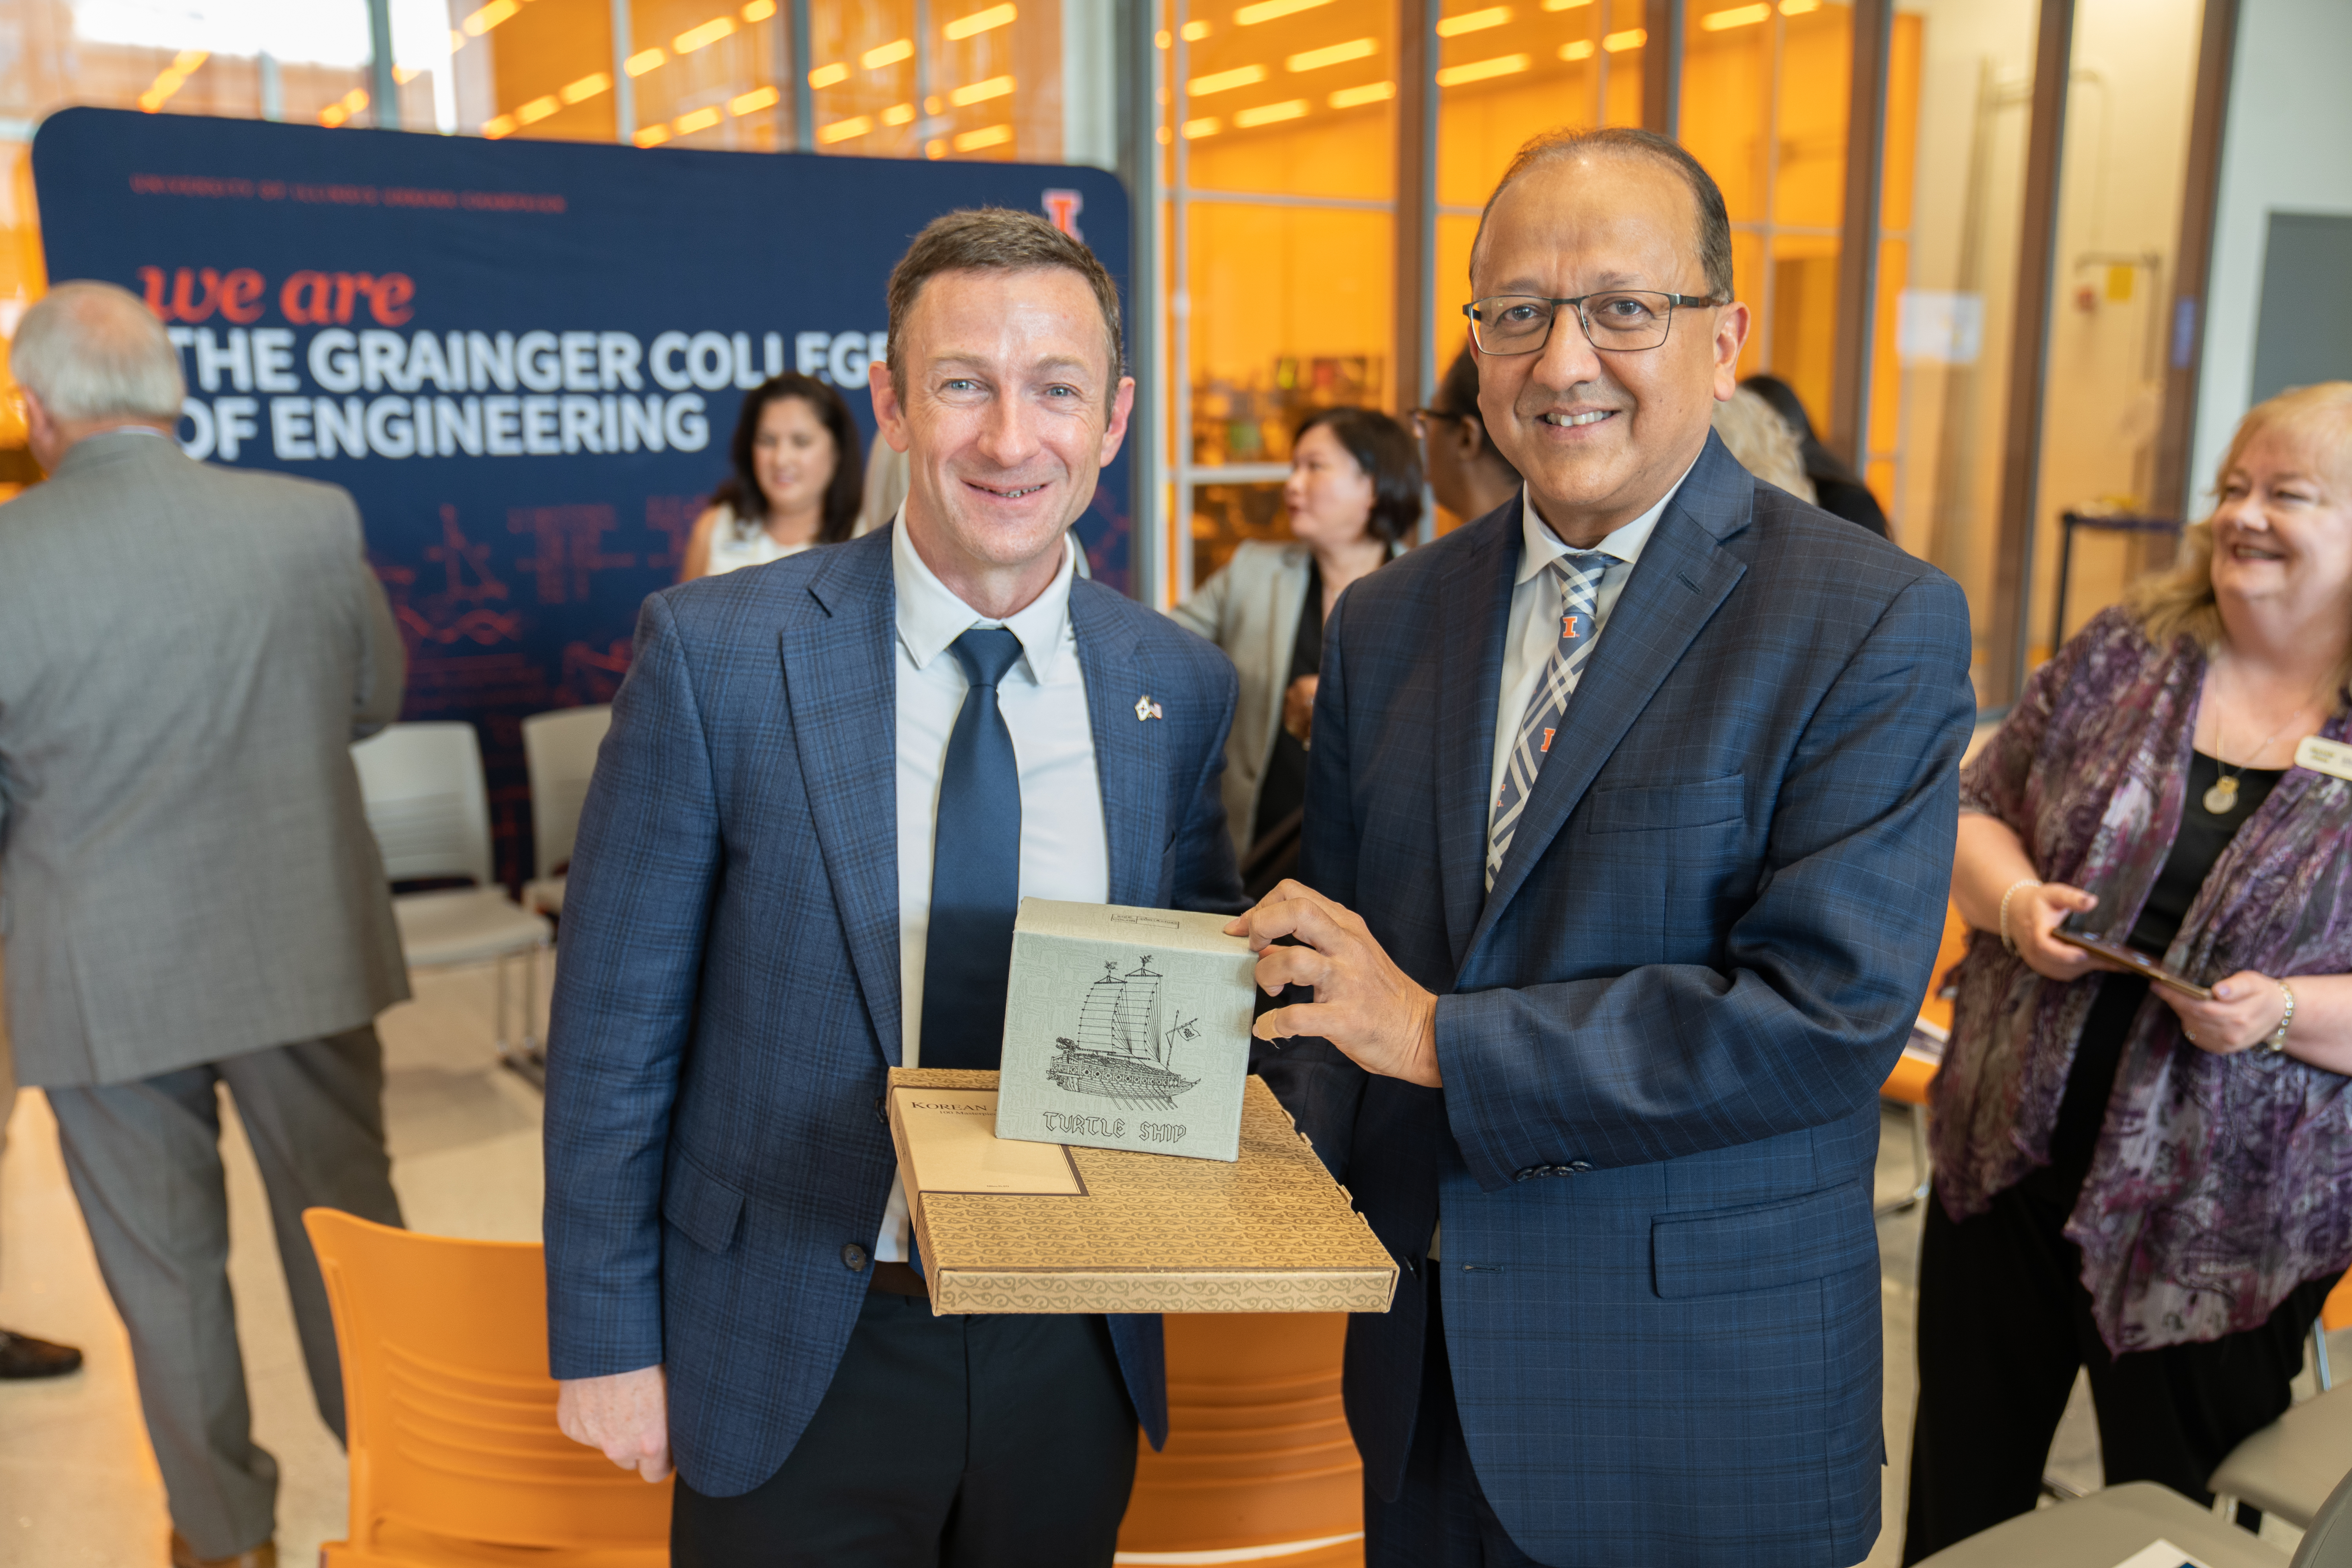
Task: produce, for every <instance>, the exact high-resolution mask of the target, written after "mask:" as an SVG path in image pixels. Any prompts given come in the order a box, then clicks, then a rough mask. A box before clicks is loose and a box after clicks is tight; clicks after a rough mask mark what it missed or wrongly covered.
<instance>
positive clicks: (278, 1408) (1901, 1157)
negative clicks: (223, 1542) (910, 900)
mask: <svg viewBox="0 0 2352 1568" xmlns="http://www.w3.org/2000/svg"><path fill="white" fill-rule="evenodd" d="M416 990H417V1000H416V1001H415V1002H412V1003H409V1004H407V1005H404V1006H402V1007H399V1008H397V1009H395V1010H394V1011H393V1012H392V1013H390V1014H387V1015H386V1016H385V1017H384V1019H383V1025H382V1027H383V1038H384V1046H385V1052H386V1058H387V1065H388V1067H389V1069H390V1080H389V1088H388V1090H387V1094H388V1100H389V1104H388V1111H389V1116H390V1124H391V1135H392V1146H393V1154H394V1166H393V1177H394V1184H396V1185H397V1186H398V1188H399V1190H400V1196H401V1202H402V1205H403V1206H404V1208H405V1209H406V1211H407V1216H408V1221H409V1223H410V1224H411V1225H412V1226H415V1227H416V1228H418V1229H421V1230H429V1231H436V1232H439V1233H442V1234H446V1235H456V1236H471V1237H488V1238H494V1239H509V1240H531V1239H536V1238H537V1237H538V1235H539V1206H540V1190H541V1189H540V1165H539V1123H540V1104H539V1097H538V1095H537V1093H536V1092H535V1091H533V1090H532V1089H530V1088H528V1087H527V1086H525V1085H524V1084H523V1083H522V1082H520V1080H519V1079H515V1078H514V1077H512V1076H511V1075H510V1074H508V1073H505V1072H503V1071H501V1070H499V1068H497V1067H496V1066H494V1065H493V1059H492V1051H491V1047H490V1040H489V1035H488V1027H487V1019H488V1015H489V977H488V972H487V971H479V972H473V973H452V974H445V975H420V976H419V977H418V978H417V984H416ZM542 994H543V992H542ZM228 1125H229V1127H230V1131H229V1134H228V1137H227V1139H226V1160H227V1167H228V1176H229V1184H230V1214H231V1229H232V1234H233V1237H234V1250H233V1253H232V1257H231V1269H232V1275H233V1279H234V1282H235V1285H236V1298H237V1302H238V1309H239V1314H240V1325H239V1326H240V1332H241V1337H242V1339H243V1341H244V1344H245V1351H246V1359H247V1375H248V1377H249V1379H250V1382H251V1386H252V1390H253V1404H254V1418H255V1426H256V1431H257V1437H258V1439H259V1441H260V1442H261V1443H262V1444H263V1446H264V1447H268V1449H270V1450H271V1451H272V1452H273V1453H275V1454H276V1455H277V1456H278V1463H279V1465H280V1467H281V1468H282V1472H283V1477H284V1479H283V1484H282V1489H281V1492H280V1496H279V1500H278V1544H279V1549H280V1552H281V1554H282V1559H283V1561H284V1562H285V1563H287V1564H288V1568H309V1565H310V1563H314V1562H316V1561H317V1557H316V1553H317V1548H318V1543H319V1542H321V1541H323V1540H331V1539H335V1538H338V1537H340V1536H341V1534H342V1533H343V1528H342V1526H343V1510H344V1492H343V1479H342V1457H341V1453H340V1452H339V1451H338V1450H337V1448H336V1447H335V1444H334V1442H333V1440H332V1439H331V1437H330V1436H328V1435H327V1432H326V1430H325V1428H324V1427H323V1426H320V1422H319V1419H318V1415H317V1414H316V1413H315V1411H314V1410H313V1408H312V1406H311V1403H310V1389H309V1386H308V1384H307V1382H306V1380H305V1378H304V1375H303V1372H302V1366H301V1360H300V1357H299V1355H298V1354H297V1353H296V1351H295V1348H294V1335H293V1326H292V1321H291V1318H290V1315H289V1310H288V1308H287V1304H286V1292H285V1288H284V1286H283V1284H282V1282H281V1281H280V1279H279V1276H278V1258H277V1252H276V1247H275V1245H274V1244H273V1242H272V1241H271V1239H270V1234H269V1226H268V1215H267V1211H266V1209H265V1208H264V1206H263V1203H262V1196H261V1188H260V1183H259V1178H258V1177H257V1175H256V1173H255V1171H254V1165H253V1159H252V1155H251V1154H250V1152H248V1151H247V1148H246V1146H245V1142H244V1140H243V1138H242V1137H241V1136H239V1135H238V1134H237V1133H236V1131H235V1121H234V1119H229V1121H228ZM9 1132H10V1136H9V1142H8V1148H7V1152H6V1156H5V1162H0V1324H5V1325H6V1326H8V1327H11V1328H16V1329H21V1330H24V1331H27V1332H31V1333H38V1334H43V1335H46V1336H48V1337H52V1338H57V1339H63V1340H67V1341H70V1342H75V1343H78V1344H79V1345H81V1346H82V1348H83V1350H84V1351H85V1352H86V1353H87V1355H88V1357H89V1363H88V1365H87V1367H86V1369H85V1370H84V1371H83V1372H82V1373H79V1375H77V1376H74V1377H71V1378H67V1379H63V1380H60V1381H58V1382H54V1383H47V1384H0V1568H79V1565H82V1564H117V1565H123V1568H156V1565H159V1564H161V1563H163V1539H164V1533H165V1531H166V1529H167V1525H166V1522H165V1519H164V1513H163V1489H162V1483H161V1481H160V1480H159V1479H158V1478H157V1476H156V1473H155V1466H154V1460H153V1458H152V1456H151V1455H150V1453H149V1451H148V1447H147V1440H146V1435H145V1432H144V1431H143V1429H142V1426H140V1422H139V1415H138V1408H137V1405H136V1403H135V1401H134V1398H133V1396H132V1392H131V1368H130V1358H129V1354H128V1352H127V1349H126V1347H125V1344H124V1342H123V1336H122V1331H121V1325H120V1324H119V1323H118V1322H117V1321H116V1320H115V1317H114V1314H113V1310H112V1309H111V1308H110V1306H109V1304H108V1302H107V1300H106V1294H105V1290H104V1289H103V1288H102V1287H101V1285H100V1282H99V1278H98V1270H97V1267H96V1264H95V1263H94V1261H93V1260H92V1258H91V1256H90V1250H89V1239H88V1237H87V1235H86V1234H85V1232H84V1231H83V1229H82V1225H81V1218H80V1215H79V1211H77V1210H76V1208H75V1206H74V1203H73V1198H72V1194H70V1193H69V1192H68V1190H67V1186H66V1180H65V1173H64V1170H63V1168H62V1166H61V1165H60V1164H59V1163H58V1150H57V1134H56V1129H55V1124H54V1123H53V1122H52V1121H50V1119H49V1115H48V1110H47V1106H46V1104H45V1103H44V1102H43V1101H42V1100H41V1097H40V1096H39V1095H37V1094H35V1093H29V1092H28V1093H26V1094H24V1095H21V1096H20V1097H19V1099H18V1103H17V1106H16V1117H15V1121H14V1123H13V1125H12V1126H11V1128H10V1130H9ZM1908 1151H1909V1141H1908V1138H1907V1135H1906V1131H1905V1129H1904V1127H1903V1125H1902V1123H1901V1122H1900V1121H1895V1120H1894V1119H1892V1118H1890V1119H1889V1121H1887V1124H1886V1139H1885V1152H1884V1153H1883V1154H1882V1156H1881V1158H1880V1167H1879V1186H1880V1190H1881V1191H1882V1192H1883V1193H1887V1194H1892V1193H1895V1192H1897V1191H1899V1190H1901V1189H1902V1188H1903V1187H1905V1186H1907V1185H1908V1184H1909V1182H1910V1175H1909V1152H1908ZM1918 1235H1919V1215H1918V1211H1917V1210H1916V1209H1914V1210H1912V1211H1911V1212H1909V1213H1907V1214H1903V1215H1895V1216H1892V1217H1890V1218H1888V1219H1885V1220H1883V1221H1881V1222H1880V1226H1879V1243H1880V1247H1881V1251H1882V1254H1883V1258H1884V1275H1885V1323H1886V1448H1887V1458H1888V1465H1887V1468H1886V1472H1885V1484H1886V1510H1885V1517H1886V1519H1887V1521H1888V1522H1889V1525H1890V1529H1889V1530H1888V1531H1887V1533H1886V1534H1885V1535H1884V1536H1882V1537H1881V1539H1880V1541H1879V1542H1878V1545H1877V1548H1876V1549H1875V1550H1874V1552H1872V1553H1871V1555H1870V1557H1869V1559H1868V1562H1869V1563H1870V1565H1871V1568H1880V1565H1882V1564H1887V1565H1891V1564H1893V1563H1895V1562H1896V1561H1897V1558H1898V1556H1899V1547H1900V1531H1899V1528H1893V1527H1895V1526H1897V1525H1899V1521H1900V1520H1901V1518H1902V1508H1903V1495H1902V1494H1903V1478H1904V1474H1905V1467H1906V1464H1907V1463H1908V1458H1909V1446H1910V1411H1911V1398H1912V1388H1913V1380H1912V1373H1911V1329H1912V1303H1911V1280H1912V1271H1913V1266H1914V1261H1915V1258H1916V1250H1917V1246H1918ZM2347 1339H2352V1335H2347ZM2338 1353H2339V1355H2340V1356H2343V1357H2346V1358H2352V1343H2347V1345H2346V1347H2345V1348H2344V1349H2343V1350H2342V1351H2340V1352H2338ZM2337 1364H2338V1365H2352V1359H2344V1360H2339V1361H2338V1363H2337ZM2051 1469H2052V1471H2053V1474H2055V1475H2056V1476H2058V1477H2059V1478H2060V1479H2063V1480H2066V1481H2068V1482H2070V1483H2071V1484H2074V1485H2075V1486H2077V1487H2080V1488H2083V1489H2090V1488H2092V1487H2094V1486H2095V1485H2096V1484H2097V1481H2098V1440H2097V1436H2096V1433H2095V1430H2094V1429H2093V1427H2092V1425H2091V1421H2090V1412H2089V1408H2088V1405H2087V1403H2086V1402H2085V1401H2084V1396H2083V1391H2082V1390H2081V1389H2080V1388H2079V1387H2078V1388H2077V1390H2076V1405H2075V1407H2074V1408H2073V1409H2071V1410H2070V1411H2069V1412H2068V1415H2067V1419H2066V1424H2065V1426H2064V1427H2063V1430H2062V1431H2061V1433H2060V1435H2059V1439H2058V1442H2057V1444H2056V1446H2055V1447H2054V1449H2053V1454H2052V1458H2051ZM2265 1533H2266V1534H2270V1535H2273V1538H2274V1539H2277V1540H2280V1541H2281V1542H2283V1543H2287V1544H2291V1543H2292V1542H2293V1540H2294V1533H2293V1532H2292V1531H2284V1532H2282V1531H2279V1530H2278V1527H2276V1526H2275V1525H2273V1526H2272V1527H2271V1528H2270V1529H2269V1530H2266V1531H2265Z"/></svg>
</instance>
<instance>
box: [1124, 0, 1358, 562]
mask: <svg viewBox="0 0 2352 1568" xmlns="http://www.w3.org/2000/svg"><path fill="white" fill-rule="evenodd" d="M1161 19H1162V22H1163V26H1162V28H1161V30H1160V33H1159V35H1158V37H1157V39H1156V42H1157V43H1158V44H1159V46H1160V55H1161V57H1162V58H1163V59H1164V61H1165V67H1164V69H1165V72H1166V75H1165V78H1164V83H1165V86H1164V89H1163V90H1164V92H1165V97H1164V99H1163V102H1164V104H1165V106H1166V107H1165V110H1164V113H1163V117H1162V119H1161V121H1160V133H1161V139H1162V142H1163V143H1164V144H1165V145H1166V147H1167V148H1168V153H1169V155H1168V159H1167V163H1166V169H1167V176H1166V177H1167V179H1168V181H1169V187H1168V205H1167V209H1166V211H1167V224H1168V234H1169V237H1170V247H1171V265H1172V271H1171V276H1170V287H1169V300H1170V320H1169V328H1168V336H1167V342H1168V343H1169V345H1170V350H1171V353H1170V355H1169V359H1170V363H1169V366H1168V378H1167V383H1166V386H1167V390H1168V396H1169V404H1168V406H1169V407H1170V408H1171V412H1172V418H1171V430H1172V431H1173V432H1174V433H1175V440H1176V446H1177V450H1176V452H1175V453H1174V454H1173V456H1174V458H1175V459H1176V462H1175V465H1174V468H1173V473H1174V479H1175V483H1174V487H1173V488H1174V501H1175V508H1174V513H1173V515H1174V516H1175V517H1177V518H1180V519H1183V520H1186V523H1187V526H1186V527H1185V528H1184V529H1182V530H1181V531H1180V532H1181V537H1180V538H1178V539H1174V540H1171V552H1172V556H1171V560H1170V562H1169V563H1168V568H1169V569H1168V579H1167V580H1168V583H1169V588H1170V594H1171V597H1172V598H1178V599H1181V598H1182V597H1183V596H1185V595H1187V594H1189V593H1190V592H1191V591H1192V587H1193V586H1194V585H1195V584H1199V583H1202V582H1205V581H1206V580H1207V579H1208V578H1209V576H1210V575H1211V574H1213V573H1214V572H1215V571H1216V570H1217V569H1218V568H1219V567H1221V566H1223V564H1224V563H1225V561H1226V559H1227V558H1228V557H1229V556H1231V555H1232V553H1233V551H1234V546H1235V545H1236V544H1238V543H1239V542H1241V541H1243V540H1244V539H1266V538H1283V537H1287V534H1288V521H1287V519H1286V517H1285V516H1284V514H1283V510H1282V506H1281V495H1280V491H1281V484H1282V479H1283V477H1284V475H1285V474H1286V472H1287V470H1288V465H1289V460H1290V437H1291V432H1292V431H1293V430H1294V429H1296V428H1297V424H1298V421H1299V420H1300V419H1301V418H1302V417H1304V416H1306V415H1307V413H1308V412H1309V411H1310V410H1313V409H1316V408H1328V407H1331V406H1335V405H1341V404H1361V405H1367V406H1370V407H1375V408H1386V407H1390V406H1392V405H1394V403H1395V402H1396V389H1395V387H1394V385H1393V369H1392V367H1393V365H1394V363H1395V342H1394V339H1395V331H1396V322H1395V315H1396V310H1395V300H1396V283H1395V266H1396V259H1395V258H1396V222H1397V216H1396V157H1397V129H1396V112H1395V106H1396V96H1397V64H1396V42H1397V37H1396V28H1397V6H1396V5H1394V4H1393V0H1255V3H1253V4H1244V5H1226V4H1222V3H1218V4H1202V3H1201V0H1173V3H1172V4H1170V5H1167V6H1166V7H1165V8H1164V9H1163V10H1162V12H1161Z"/></svg>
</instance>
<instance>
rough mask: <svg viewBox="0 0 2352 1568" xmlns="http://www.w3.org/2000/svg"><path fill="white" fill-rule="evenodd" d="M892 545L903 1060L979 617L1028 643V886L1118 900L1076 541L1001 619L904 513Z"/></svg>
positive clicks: (1020, 707)
mask: <svg viewBox="0 0 2352 1568" xmlns="http://www.w3.org/2000/svg"><path fill="white" fill-rule="evenodd" d="M895 527H896V531H895V532H894V534H893V535H892V537H891V542H890V575H891V581H892V583H893V584H894V586H895V587H896V589H897V592H898V996H899V1016H900V1020H901V1022H900V1026H899V1037H900V1039H901V1041H902V1042H903V1046H902V1048H901V1053H900V1058H899V1059H900V1061H901V1063H902V1064H903V1065H905V1066H907V1067H910V1068H911V1067H920V1066H921V1065H922V1059H923V952H924V945H925V943H926V942H927V941H928V940H929V936H930V931H931V834H932V825H933V823H934V822H935V821H936V820H937V819H938V816H939V807H940V773H941V772H942V771H944V769H945V768H946V766H947V756H948V739H949V737H950V735H951V734H952V733H953V732H954V730H955V721H956V714H957V713H958V712H959V711H960V710H961V709H962V707H963V699H964V693H965V691H966V690H968V689H970V686H971V683H970V682H969V681H967V680H966V679H964V673H963V666H962V665H961V664H959V663H957V662H956V658H955V655H953V654H952V653H950V652H949V651H948V645H949V644H950V643H952V642H953V641H955V639H956V638H958V637H961V636H962V635H963V634H964V633H966V632H968V631H970V630H971V628H972V627H974V626H1003V628H1004V629H1005V630H1007V631H1009V632H1011V633H1012V634H1013V636H1014V637H1018V638H1020V639H1021V658H1020V659H1019V660H1018V661H1017V662H1015V663H1014V664H1013V668H1010V669H1008V670H1006V671H1005V672H1004V679H1003V683H1002V684H1001V685H999V686H998V688H997V690H996V706H997V711H999V712H1000V713H1002V714H1003V715H1004V727H1005V729H1006V730H1008V731H1011V732H1012V736H1013V757H1014V759H1015V761H1016V762H1017V763H1019V766H1020V769H1021V893H1022V896H1023V897H1024V898H1038V899H1066V900H1071V901H1073V902H1076V903H1088V904H1099V903H1102V902H1104V901H1105V900H1108V898H1109V897H1110V842H1109V839H1108V837H1106V835H1105V832H1104V828H1103V811H1102V783H1101V780H1100V779H1099V778H1098V777H1097V774H1096V773H1095V738H1094V730H1093V728H1092V726H1091V723H1090V722H1089V720H1088V718H1087V682H1086V674H1085V671H1084V670H1082V669H1081V668H1079V665H1078V643H1077V634H1076V631H1075V630H1074V629H1073V628H1072V626H1071V625H1070V579H1071V576H1072V574H1073V573H1074V571H1075V565H1074V563H1075V561H1076V551H1075V549H1074V548H1073V547H1072V546H1070V545H1069V544H1067V543H1065V545H1064V547H1063V556H1062V570H1061V571H1060V573H1058V574H1056V575H1055V578H1054V581H1053V583H1052V584H1051V585H1050V586H1048V587H1047V588H1046V590H1045V592H1044V593H1042V594H1040V595H1037V597H1036V598H1035V599H1034V601H1032V602H1031V603H1030V605H1028V607H1027V608H1025V609H1023V610H1021V611H1019V612H1018V613H1017V614H1015V615H1013V616H1012V617H1010V618H1009V619H1006V620H1002V621H994V620H991V619H989V618H988V617H987V616H983V615H982V614H981V613H980V612H979V611H977V610H975V609H973V608H972V607H971V605H967V604H965V603H964V602H963V601H962V600H961V599H959V598H957V597H956V596H955V595H954V594H953V593H952V592H950V590H949V588H948V585H947V584H944V583H942V582H940V580H939V578H938V577H937V576H935V575H933V574H932V572H931V569H930V568H929V566H926V565H924V564H923V558H922V557H921V556H920V555H918V554H917V553H916V552H915V547H914V545H913V543H912V542H909V541H908V537H907V515H906V512H905V510H903V509H902V510H900V511H899V513H898V520H897V522H896V525H895ZM874 1256H875V1258H876V1259H877V1260H878V1261H881V1262H885V1263H903V1262H905V1261H907V1257H908V1246H907V1193H906V1188H905V1187H904V1186H902V1185H901V1184H899V1183H898V1181H896V1180H895V1179H894V1180H893V1181H892V1182H891V1184H890V1206H889V1208H888V1209H887V1210H886V1211H885V1212H884V1214H883V1216H882V1235H881V1237H880V1239H879V1240H877V1242H876V1243H875V1244H874Z"/></svg>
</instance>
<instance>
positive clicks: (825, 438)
mask: <svg viewBox="0 0 2352 1568" xmlns="http://www.w3.org/2000/svg"><path fill="white" fill-rule="evenodd" d="M840 466H841V452H840V449H839V448H838V447H836V446H835V442H834V439H833V432H832V431H830V430H828V429H826V428H825V427H824V420H822V419H819V418H818V417H817V415H816V410H815V409H814V408H811V407H810V406H809V405H808V399H806V398H804V397H778V398H774V399H772V400H771V401H770V402H769V404H768V405H767V406H766V407H765V408H762V409H761V410H760V423H759V425H758V426H757V427H756V428H755V429H754V430H753V432H752V436H751V473H752V477H753V478H755V479H758V480H759V481H760V493H761V495H763V496H765V497H766V498H767V500H768V510H770V511H771V512H772V513H773V514H774V515H776V516H778V517H798V516H801V515H803V514H804V513H807V512H812V511H815V510H820V509H821V508H823V507H824V492H825V487H826V486H828V485H830V484H832V483H833V476H834V471H835V469H836V468H839V467H840Z"/></svg>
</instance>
